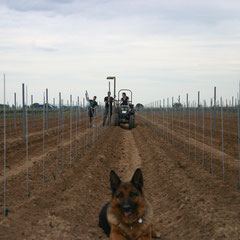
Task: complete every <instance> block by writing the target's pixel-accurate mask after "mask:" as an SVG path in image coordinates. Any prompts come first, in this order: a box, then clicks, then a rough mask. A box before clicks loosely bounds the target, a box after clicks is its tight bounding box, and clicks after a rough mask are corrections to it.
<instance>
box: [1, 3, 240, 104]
mask: <svg viewBox="0 0 240 240" xmlns="http://www.w3.org/2000/svg"><path fill="white" fill-rule="evenodd" d="M3 4H4V5H3ZM239 11H240V2H238V1H237V2H236V1H233V0H231V1H228V2H226V1H223V0H219V1H216V0H213V1H187V0H171V1H159V0H149V1H145V0H131V1H127V0H123V1H118V0H111V1H110V0H105V1H103V0H101V1H100V0H90V1H76V0H66V1H60V0H59V1H58V0H51V1H50V0H38V1H27V0H18V1H17V0H15V1H13V0H1V2H0V15H1V22H0V31H1V33H3V34H2V35H1V38H0V52H1V53H3V54H1V59H0V65H1V71H3V72H6V73H7V74H8V75H10V78H12V81H13V82H14V81H16V83H17V84H19V83H21V81H26V82H27V81H28V84H29V85H32V87H33V86H34V87H35V88H38V87H39V88H41V86H43V88H46V87H49V89H53V90H52V91H55V92H54V94H55V95H57V91H63V90H66V88H67V89H69V91H72V92H71V93H72V94H75V95H77V94H79V91H83V89H84V90H85V89H89V91H90V90H91V89H92V90H91V91H92V92H93V91H94V90H95V89H96V91H99V92H103V93H98V97H99V98H102V97H103V96H104V94H105V90H104V91H102V89H105V88H107V81H106V79H105V78H106V76H107V75H108V74H109V75H116V76H117V79H118V87H119V88H120V87H122V88H125V87H128V86H129V87H130V88H132V89H133V91H134V92H136V94H135V95H134V96H135V97H136V99H139V101H141V102H144V101H145V102H147V101H149V100H151V99H156V98H162V97H165V98H166V97H169V96H171V95H176V94H178V92H180V91H189V92H190V90H191V89H193V90H192V91H196V89H198V88H199V89H201V88H202V89H203V90H204V89H206V88H207V86H208V83H209V82H211V84H212V85H213V84H216V85H217V82H218V83H219V84H222V83H223V84H222V86H223V85H224V84H225V89H228V92H229V93H230V92H233V91H235V89H234V87H232V86H233V84H232V85H230V84H228V81H232V82H233V81H234V79H237V78H239V74H240V70H239V69H240V68H239V63H240V57H239V56H240V34H239V33H240V16H239ZM49 79H51V81H49ZM66 83H67V87H66ZM17 84H15V86H16V85H17ZM13 86H14V84H13ZM56 86H57V87H56ZM164 86H165V87H164ZM210 88H211V86H210ZM145 89H146V90H147V94H145ZM181 89H183V90H181ZM66 91H67V90H66ZM205 92H207V91H205ZM101 94H102V95H103V96H101ZM181 94H182V93H181ZM231 94H232V93H231Z"/></svg>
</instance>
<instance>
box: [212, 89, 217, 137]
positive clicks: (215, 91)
mask: <svg viewBox="0 0 240 240" xmlns="http://www.w3.org/2000/svg"><path fill="white" fill-rule="evenodd" d="M216 98H217V90H216V87H214V109H213V110H214V116H213V131H214V133H216Z"/></svg>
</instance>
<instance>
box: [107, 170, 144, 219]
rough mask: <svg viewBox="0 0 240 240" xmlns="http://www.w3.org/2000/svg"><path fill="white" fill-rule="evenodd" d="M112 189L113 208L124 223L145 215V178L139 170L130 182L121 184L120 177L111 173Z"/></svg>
mask: <svg viewBox="0 0 240 240" xmlns="http://www.w3.org/2000/svg"><path fill="white" fill-rule="evenodd" d="M110 183H111V189H112V201H111V207H112V209H113V211H114V213H115V215H116V216H117V217H118V218H119V219H120V220H121V221H123V222H126V223H131V222H133V221H136V220H137V219H138V218H139V217H141V216H142V215H143V213H144V212H145V210H146V201H145V198H144V195H143V192H142V188H143V176H142V172H141V170H140V169H139V168H138V169H137V170H136V171H135V173H134V175H133V177H132V180H131V181H130V182H123V183H122V182H121V180H120V178H119V177H118V175H117V174H116V173H115V172H114V171H111V173H110Z"/></svg>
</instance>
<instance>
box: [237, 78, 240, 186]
mask: <svg viewBox="0 0 240 240" xmlns="http://www.w3.org/2000/svg"><path fill="white" fill-rule="evenodd" d="M239 93H240V82H239ZM237 101H238V189H239V190H240V98H239V96H238V99H237Z"/></svg>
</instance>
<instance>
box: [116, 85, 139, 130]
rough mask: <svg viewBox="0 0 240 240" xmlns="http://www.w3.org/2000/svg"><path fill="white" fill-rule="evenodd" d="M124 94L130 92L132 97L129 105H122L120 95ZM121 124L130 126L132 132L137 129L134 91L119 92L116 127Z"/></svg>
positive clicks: (124, 90) (122, 90)
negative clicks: (133, 101)
mask: <svg viewBox="0 0 240 240" xmlns="http://www.w3.org/2000/svg"><path fill="white" fill-rule="evenodd" d="M123 92H129V93H130V95H131V96H130V99H129V100H128V105H122V104H121V100H120V99H121V96H120V94H121V93H123ZM120 124H128V125H129V129H130V130H131V129H132V128H135V109H134V105H133V104H132V91H131V90H130V89H121V90H119V91H118V101H117V107H116V111H115V113H114V125H115V126H119V125H120Z"/></svg>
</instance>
